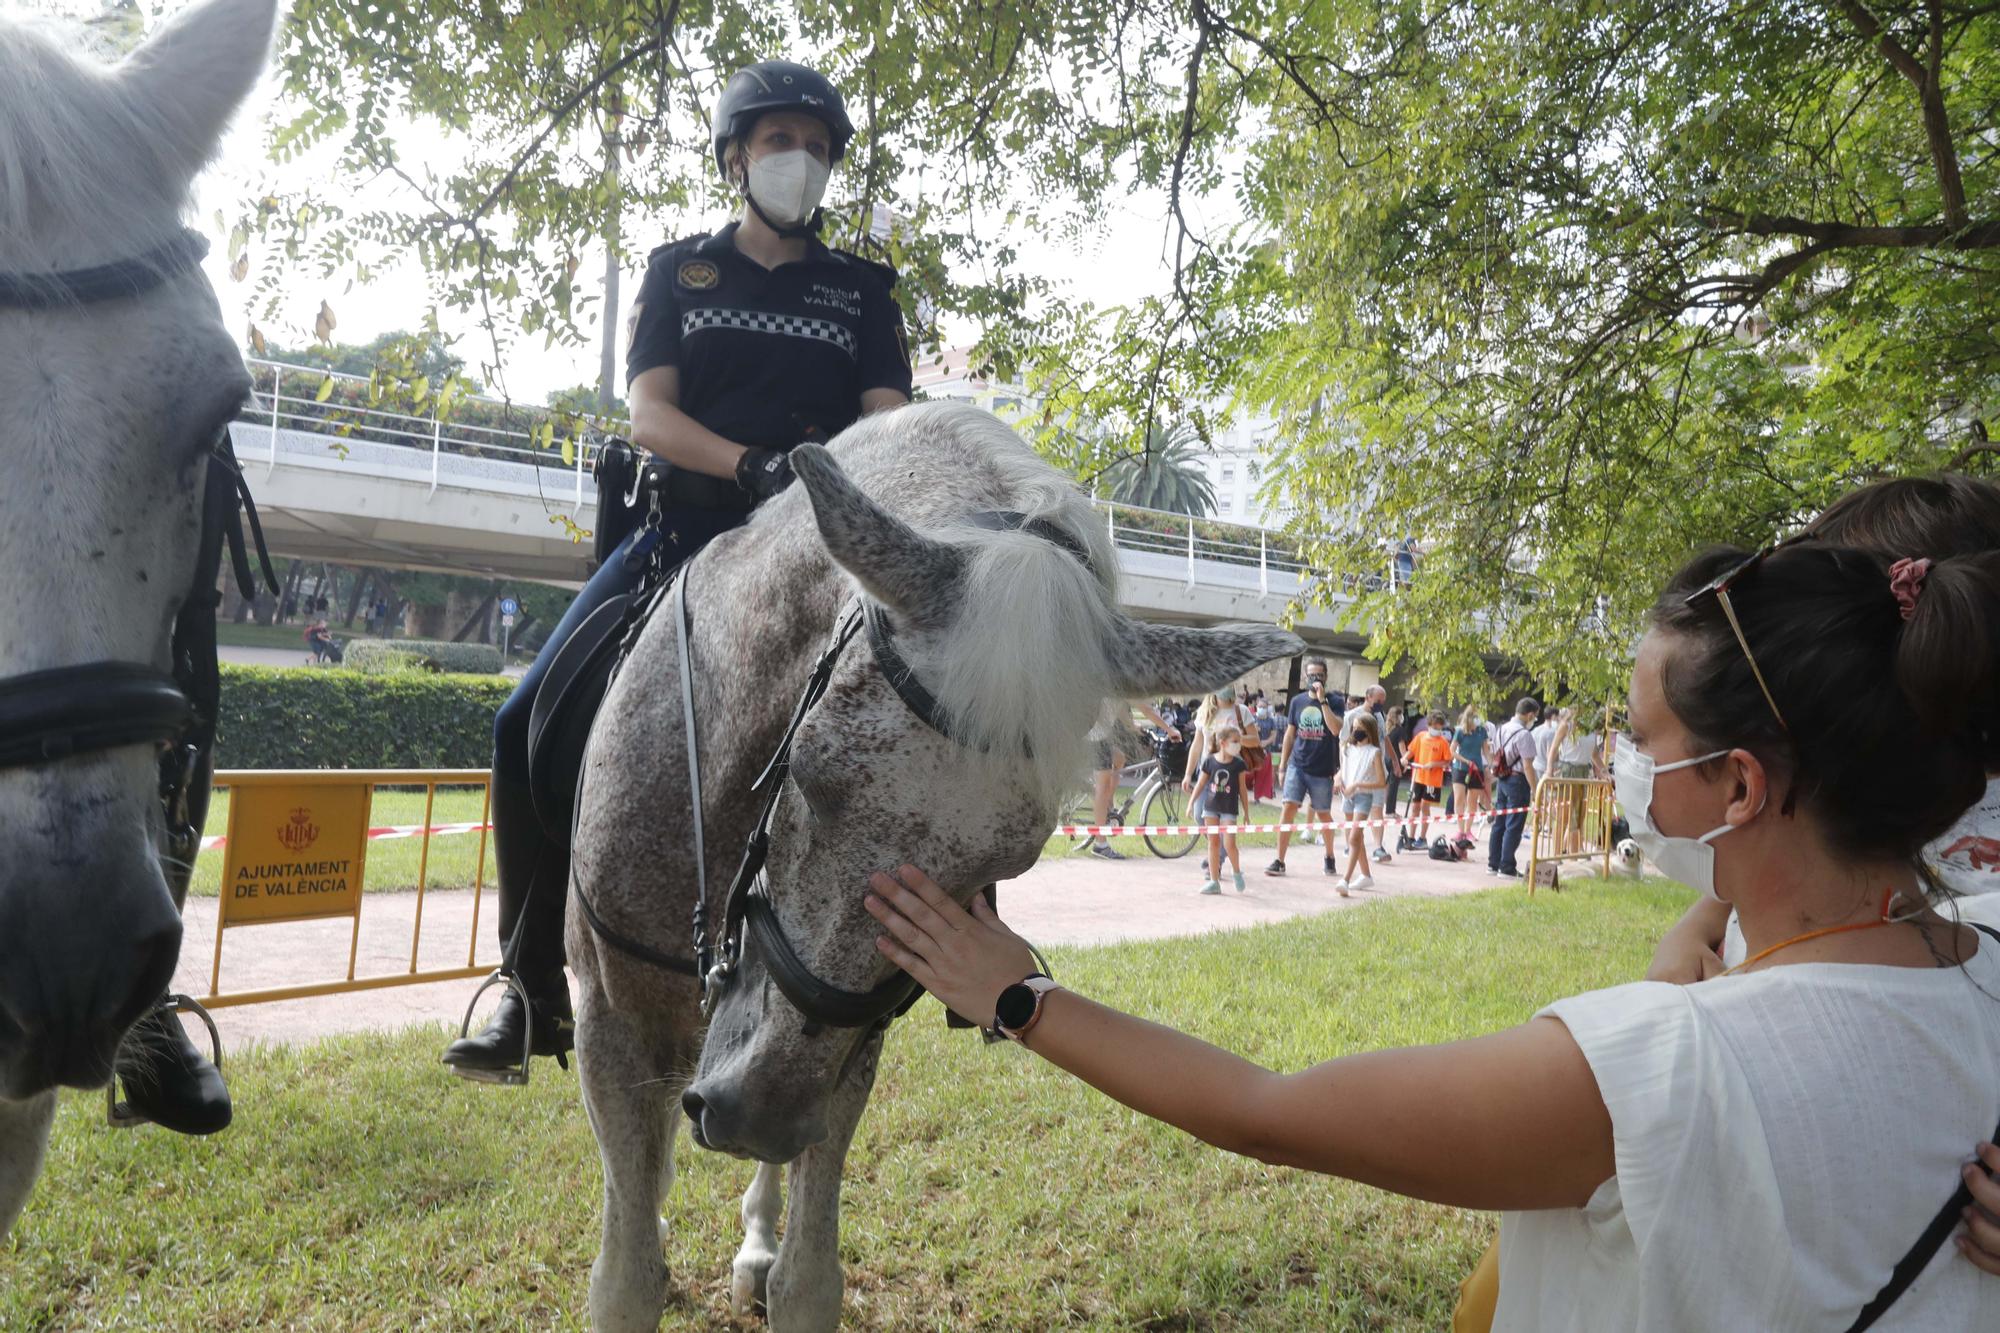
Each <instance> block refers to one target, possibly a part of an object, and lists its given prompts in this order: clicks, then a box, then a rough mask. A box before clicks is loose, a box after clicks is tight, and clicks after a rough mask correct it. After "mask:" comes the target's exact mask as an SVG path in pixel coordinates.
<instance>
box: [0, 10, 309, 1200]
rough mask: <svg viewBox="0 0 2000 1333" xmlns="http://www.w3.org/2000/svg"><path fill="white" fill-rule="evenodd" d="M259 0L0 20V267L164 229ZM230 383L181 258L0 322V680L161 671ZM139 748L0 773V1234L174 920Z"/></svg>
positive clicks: (93, 254)
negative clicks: (64, 26)
mask: <svg viewBox="0 0 2000 1333" xmlns="http://www.w3.org/2000/svg"><path fill="white" fill-rule="evenodd" d="M276 23H277V5H276V3H275V0H210V3H208V4H206V5H203V6H200V7H197V8H194V9H190V10H188V11H186V12H184V13H182V14H180V15H178V16H177V17H176V18H175V19H174V20H173V21H172V22H170V23H168V24H166V25H164V26H163V27H162V28H161V29H160V31H159V32H157V33H156V34H155V35H154V36H153V37H152V38H151V39H150V40H149V41H147V42H146V43H145V45H143V46H142V47H140V48H139V49H138V50H137V51H135V52H133V53H132V54H131V55H130V56H128V57H127V58H126V59H125V60H124V61H123V62H122V63H120V64H118V65H116V66H113V67H110V68H103V67H100V66H98V65H97V64H95V63H91V62H88V61H85V60H79V59H77V58H75V57H73V56H72V55H71V54H70V53H69V52H68V50H66V49H65V47H64V45H63V41H62V39H58V38H57V37H55V36H54V35H51V34H45V33H43V32H41V31H38V30H30V29H26V28H21V27H16V26H12V25H9V24H7V23H4V22H0V273H8V274H15V275H23V274H25V275H40V274H49V273H55V272H73V271H79V270H88V269H91V268H93V267H94V266H98V265H105V264H114V263H118V262H119V261H125V260H130V259H132V258H133V257H135V256H142V255H146V254H148V253H151V252H155V251H157V250H159V248H160V247H162V246H163V245H164V244H168V243H170V242H172V241H173V240H174V239H175V238H176V237H178V236H179V235H180V221H181V215H182V213H183V211H184V210H185V209H186V208H187V206H188V195H189V188H190V185H191V184H192V182H193V180H194V177H195V175H196V173H197V172H198V171H199V170H200V169H201V167H202V165H203V164H204V163H205V162H206V161H207V160H208V158H209V157H210V156H211V155H212V154H213V153H214V151H215V149H216V146H217V145H218V143H219V142H220V140H221V136H222V130H223V126H224V124H225V123H226V122H227V120H228V119H229V117H230V115H231V114H232V113H233V112H234V111H235V109H236V107H237V105H238V103H239V102H241V101H242V99H243V98H244V96H245V95H246V94H247V93H248V92H249V90H250V88H251V87H252V86H253V85H254V84H255V83H256V81H257V78H258V76H259V74H260V72H261V71H262V69H263V66H264V61H265V58H266V57H267V55H268V53H269V50H270V44H271V37H272V33H273V31H274V30H275V28H276ZM248 389H249V377H248V375H247V373H246V372H245V370H244V366H243V358H242V356H241V354H240V353H239V352H238V351H237V349H236V346H235V344H234V343H233V342H232V341H231V340H230V337H229V335H228V333H227V332H226V331H225V329H224V327H223V324H222V319H221V313H220V311H219V310H218V308H217V306H216V300H215V294H214V293H213V292H212V291H211V290H210V288H209V285H208V282H207V280H206V279H205V278H203V277H202V275H201V273H200V271H199V270H198V269H192V268H189V269H185V270H179V271H176V272H174V273H171V274H169V275H166V276H165V277H164V280H163V281H160V282H159V283H158V285H155V286H152V287H151V288H150V289H149V290H146V291H144V292H143V293H140V294H137V295H132V296H128V297H124V298H113V299H103V300H93V301H88V302H81V301H78V302H58V303H56V304H55V305H53V306H51V307H49V308H45V309H28V308H19V307H15V308H4V309H0V413H4V421H5V425H4V434H0V465H3V466H4V468H5V477H6V480H5V482H4V483H0V570H4V571H5V573H4V577H0V678H15V677H21V676H25V675H28V674H30V673H34V672H40V671H48V670H52V669H65V668H68V669H74V668H76V667H77V666H78V665H79V664H83V663H93V662H126V663H135V664H141V665H144V666H150V667H152V668H155V669H158V670H164V669H166V668H167V666H168V664H169V661H168V659H169V636H170V634H171V631H172V627H173V624H174V620H175V614H176V612H177V611H178V610H179V608H180V605H181V603H182V601H183V600H184V599H185V598H186V597H187V594H188V592H189V588H190V585H191V583H192V581H193V579H194V569H195V547H196V539H197V536H198V535H199V533H200V531H201V526H202V524H201V515H202V494H203V486H204V482H205V478H206V471H205V470H206V468H207V466H208V458H209V450H210V447H211V445H212V444H213V443H214V441H215V439H216V434H217V431H218V430H219V428H220V427H221V426H222V425H223V423H225V422H227V421H228V420H229V419H230V418H231V417H233V416H234V415H235V413H236V410H237V408H238V407H239V406H240V405H241V403H242V401H243V398H244V396H245V394H246V393H247V392H248ZM160 780H161V779H160V769H159V767H158V761H157V757H156V753H155V749H154V747H153V746H152V745H151V744H132V745H121V746H119V747H118V748H115V749H106V750H102V751H98V752H95V753H89V754H80V755H75V756H73V757H70V758H67V759H61V760H58V761H55V762H40V763H36V764H33V765H32V766H24V767H14V768H7V769H4V770H0V1233H4V1232H5V1230H6V1228H7V1227H8V1226H9V1225H10V1224H11V1223H12V1222H13V1220H14V1218H15V1217H16V1216H17V1215H18V1214H19V1212H20V1209H21V1206H22V1203H23V1202H24V1201H25V1199H26V1197H27V1194H28V1191H29V1189H30V1188H31V1187H32V1186H33V1184H34V1179H35V1176H36V1174H37V1172H38V1171H39V1169H40V1166H41V1157H42V1152H43V1149H44V1147H45V1145H46V1143H47V1138H48V1129H49V1122H50V1119H51V1118H52V1117H53V1115H54V1113H55V1092H54V1088H55V1087H56V1085H58V1084H68V1085H73V1086H79V1087H85V1086H95V1085H98V1084H102V1083H103V1082H104V1081H105V1080H106V1079H107V1078H109V1077H110V1075H111V1068H112V1057H113V1054H114V1052H115V1051H116V1048H117V1046H118V1042H119V1040H120V1038H121V1037H122V1035H123V1034H124V1031H125V1028H126V1027H127V1026H128V1025H129V1024H130V1023H131V1022H132V1020H133V1019H135V1018H137V1017H138V1016H139V1015H140V1013H141V1012H142V1011H143V1010H144V1009H146V1008H147V1007H149V1006H150V1004H151V1003H152V1002H153V1001H154V1000H157V999H158V998H159V996H160V994H161V993H162V992H163V991H164V990H165V988H166V983H167V980H168V978H169V977H170V976H171V975H172V973H173V968H174V962H175V959H176V957H177V956H178V954H179V951H180V936H181V924H180V916H179V913H178V911H177V905H176V903H175V901H174V898H173V895H172V894H171V893H170V891H169V888H168V884H167V881H166V878H165V876H164V874H163V872H162V868H161V865H160V862H159V859H158V858H159V855H160V853H159V851H158V848H159V847H160V845H161V843H160V840H161V835H162V832H163V812H162V808H161V802H160Z"/></svg>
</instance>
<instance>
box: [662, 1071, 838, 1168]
mask: <svg viewBox="0 0 2000 1333" xmlns="http://www.w3.org/2000/svg"><path fill="white" fill-rule="evenodd" d="M681 1110H682V1111H683V1112H684V1113H685V1114H686V1115H687V1118H688V1129H689V1131H690V1132H691V1133H692V1134H693V1135H694V1141H695V1144H696V1145H697V1146H698V1147H702V1148H706V1149H708V1150H709V1151H710V1152H719V1153H726V1154H728V1155H729V1156H731V1157H741V1158H744V1159H746V1160H755V1161H759V1162H789V1161H791V1160H792V1159H793V1158H795V1157H797V1156H798V1155H799V1154H800V1153H802V1152H804V1151H805V1150H806V1149H808V1148H810V1147H812V1146H813V1145H814V1144H816V1143H819V1142H821V1141H823V1140H824V1139H825V1138H826V1122H825V1121H824V1120H823V1119H819V1118H814V1119H812V1120H810V1121H807V1122H805V1123H802V1124H797V1125H772V1124H765V1123H760V1122H759V1121H760V1117H755V1116H746V1115H743V1114H741V1113H740V1111H738V1110H737V1109H736V1108H735V1107H734V1104H733V1102H731V1100H730V1099H729V1098H728V1096H727V1095H726V1094H723V1093H720V1092H716V1091H709V1092H703V1091H700V1090H698V1089H697V1088H696V1087H695V1086H694V1085H692V1084H690V1085H689V1086H688V1088H687V1090H686V1091H684V1092H682V1093H681Z"/></svg>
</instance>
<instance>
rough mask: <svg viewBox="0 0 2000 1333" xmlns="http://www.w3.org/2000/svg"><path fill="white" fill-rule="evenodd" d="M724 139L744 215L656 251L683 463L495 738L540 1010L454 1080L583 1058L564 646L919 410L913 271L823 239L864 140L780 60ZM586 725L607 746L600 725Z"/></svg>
mask: <svg viewBox="0 0 2000 1333" xmlns="http://www.w3.org/2000/svg"><path fill="white" fill-rule="evenodd" d="M714 130H715V161H716V165H717V167H719V168H720V169H721V171H722V174H723V176H724V178H725V179H726V180H728V181H729V183H730V184H731V185H732V186H733V187H734V188H735V189H736V191H737V192H738V194H739V195H740V196H741V198H742V207H741V209H740V211H739V215H738V217H737V219H736V220H735V221H734V222H731V223H730V224H729V225H728V226H726V227H724V228H723V229H722V230H721V231H719V232H717V233H715V234H714V235H712V236H711V235H698V236H692V237H689V238H688V239H686V240H682V241H676V242H674V243H673V244H671V245H664V246H661V247H660V248H659V249H657V250H655V251H653V253H652V258H651V261H650V264H649V266H648V268H647V271H646V279H645V283H644V285H643V286H642V287H641V288H640V290H639V299H638V301H637V302H636V303H635V304H634V306H633V310H632V316H631V322H630V324H629V325H628V328H629V331H630V345H629V347H628V349H627V352H626V368H625V376H626V383H627V386H628V389H627V392H628V397H629V401H630V404H631V411H632V441H633V443H634V444H636V445H638V446H640V447H641V448H642V449H644V450H645V451H647V452H648V453H650V454H651V455H655V456H657V458H658V459H659V460H664V462H663V463H662V462H655V463H652V464H651V465H650V466H651V469H652V472H653V476H652V477H651V478H650V479H649V480H650V482H651V483H652V484H654V486H655V487H656V489H655V491H654V492H653V494H651V495H650V496H649V497H648V504H649V505H650V504H651V503H653V502H654V501H657V503H658V506H659V510H658V513H657V514H652V513H649V514H648V515H647V516H646V517H645V520H644V521H643V522H642V523H640V524H639V525H638V526H636V527H635V528H634V529H633V531H632V532H631V534H630V535H629V536H627V537H625V538H624V539H623V540H622V541H621V542H619V543H618V545H617V546H616V547H615V548H613V549H610V550H609V551H608V552H607V551H605V550H604V547H603V546H602V545H600V552H601V553H603V556H604V558H603V559H602V563H601V564H600V566H599V568H598V570H597V572H596V574H595V575H593V576H592V578H591V580H590V582H589V583H588V584H586V585H585V587H584V589H583V591H582V592H581V593H579V594H578V595H577V598H576V601H575V602H574V603H573V604H572V605H571V607H570V609H569V611H568V613H567V614H565V615H564V616H563V618H562V621H561V622H560V623H559V624H558V625H557V626H556V629H555V631H554V632H553V633H552V634H551V635H550V636H549V640H548V643H547V644H546V645H544V646H543V648H542V651H541V654H540V655H539V656H538V657H537V658H536V661H535V665H534V666H533V667H532V668H530V669H529V671H528V673H527V675H526V676H524V677H523V678H522V680H521V683H520V686H519V687H518V688H517V689H516V690H515V691H514V694H513V696H512V697H511V698H510V699H509V700H508V701H507V703H506V704H505V705H504V706H503V707H502V708H501V709H500V712H499V715H498V716H497V717H496V719H495V722H494V755H493V826H494V827H493V844H494V854H495V860H496V864H497V866H498V873H499V878H500V923H499V924H500V937H501V939H502V941H503V942H505V943H506V944H507V945H508V952H509V960H508V964H507V966H508V967H509V969H510V970H511V972H512V975H513V977H514V979H515V981H516V982H517V984H518V985H519V986H520V987H521V988H522V989H524V990H525V991H526V993H527V996H528V1006H526V1007H524V1006H523V1004H522V1002H521V1000H520V998H519V996H518V995H517V994H516V993H515V991H514V990H513V989H511V988H510V989H509V990H508V991H506V992H505V993H504V994H503V996H502V998H501V1002H500V1007H499V1009H498V1010H497V1011H496V1012H495V1014H494V1016H493V1019H492V1021H491V1022H490V1023H489V1024H488V1025H487V1027H486V1029H485V1031H483V1032H481V1033H479V1034H478V1035H476V1036H471V1037H464V1038H461V1039H459V1040H458V1041H455V1042H453V1043H452V1044H451V1046H450V1048H449V1049H448V1050H446V1052H445V1055H444V1061H445V1063H446V1064H448V1065H452V1066H454V1067H455V1068H456V1069H457V1070H458V1071H459V1072H461V1073H465V1074H468V1075H469V1076H473V1077H477V1076H479V1075H481V1074H492V1073H497V1072H507V1071H516V1070H519V1069H520V1067H521V1064H520V1062H521V1052H522V1048H523V1040H524V1038H525V1037H528V1036H530V1035H532V1050H533V1053H534V1054H536V1055H555V1056H558V1057H560V1056H561V1055H562V1054H563V1053H564V1052H566V1051H567V1050H569V1048H570V1045H571V1036H570V1034H571V1028H572V1026H573V1025H572V1020H571V1011H570V1000H569V988H568V983H567V981H566V980H565V978H564V976H563V971H562V968H563V944H562V933H563V909H564V903H565V899H566V897H567V893H568V876H569V846H568V841H567V838H566V836H563V835H562V834H561V833H560V832H558V831H552V830H550V829H549V828H546V827H545V826H544V822H543V820H541V819H538V818H537V814H536V807H535V803H534V794H533V789H532V786H531V783H530V781H529V775H528V758H529V756H528V751H529V745H528V733H529V721H530V717H531V715H532V714H535V713H536V711H537V710H536V706H535V698H536V692H537V690H538V689H539V688H540V687H541V685H542V683H543V681H544V679H545V678H547V677H548V676H549V674H550V671H549V668H550V664H551V662H552V661H553V660H554V659H556V658H557V657H558V656H559V654H560V650H561V648H562V645H563V644H564V643H565V642H566V641H568V640H569V638H570V637H571V636H572V635H573V634H575V633H576V631H577V629H578V627H579V626H580V625H582V624H583V622H584V621H585V620H586V619H588V618H589V616H590V614H591V612H592V611H593V610H595V609H597V608H598V607H600V606H602V605H603V604H604V603H605V602H607V601H608V600H610V599H612V598H614V597H618V596H620V595H622V594H625V593H629V592H630V591H632V590H633V589H634V588H636V587H638V586H639V584H640V582H641V581H642V580H643V579H644V578H645V576H646V573H647V571H648V568H649V567H650V568H653V569H658V568H660V567H661V566H662V565H665V566H671V565H673V564H677V563H679V562H680V561H683V560H685V559H687V558H688V557H690V556H692V555H693V554H694V553H695V552H696V551H698V550H700V549H701V547H702V546H704V545H705V544H707V543H708V542H709V541H710V540H711V539H713V538H714V537H716V536H717V535H718V534H720V533H723V532H726V531H728V530H729V529H731V528H734V527H737V526H738V525H740V524H742V523H743V522H745V521H746V520H747V519H748V518H749V516H750V513H751V511H752V510H753V509H755V508H756V506H757V505H758V504H759V503H760V502H761V501H764V500H766V499H769V498H770V497H771V496H773V495H775V494H777V493H778V492H779V491H780V490H782V489H784V487H785V486H786V485H787V484H788V483H789V482H790V481H791V479H792V472H791V463H790V460H789V458H788V454H789V451H790V450H791V448H792V447H793V446H794V445H797V444H799V443H800V442H802V441H804V440H808V439H811V440H825V439H827V438H829V437H831V436H833V435H836V434H838V433H839V432H840V431H842V430H843V429H845V428H846V427H847V426H849V425H850V424H852V423H853V422H854V421H855V420H856V419H857V418H858V417H860V416H861V415H863V414H864V413H869V412H878V411H883V410H885V409H888V408H893V407H898V406H901V405H902V404H904V403H907V402H908V401H909V399H910V363H909V355H908V352H907V350H906V348H905V345H904V341H903V332H902V316H901V313H900V311H899V310H898V307H897V305H896V302H895V298H894V297H893V296H892V295H891V294H890V289H891V288H892V287H893V286H894V285H895V281H896V273H895V270H894V269H891V268H889V267H888V266H887V265H883V264H876V263H873V262H871V261H868V260H864V259H861V258H859V257H858V256H855V255H851V254H847V253H845V252H843V251H840V250H833V249H829V248H828V247H827V246H825V245H823V244H821V243H820V241H819V240H818V239H817V237H818V232H819V229H820V221H821V214H820V210H819V203H820V199H821V197H822V195H823V194H824V193H825V190H826V184H827V178H828V175H829V174H830V172H831V170H832V168H833V167H834V166H835V165H837V164H838V163H839V162H840V160H841V158H842V156H843V155H844V154H845V153H846V151H847V145H848V141H849V140H850V139H851V138H852V137H853V135H854V126H853V125H852V124H851V123H850V122H849V120H848V118H847V110H846V107H845V105H844V104H843V102H842V100H841V96H840V93H839V91H838V90H836V89H835V88H834V86H833V85H832V84H831V83H830V82H828V80H827V79H825V78H824V77H822V76H821V75H819V74H817V73H815V72H814V71H812V70H810V69H807V68H806V67H805V66H803V65H797V64H793V63H792V62H790V61H784V60H767V61H764V62H761V63H759V64H755V65H752V66H750V67H749V68H748V69H744V70H740V71H738V72H737V73H736V74H735V75H734V76H733V77H731V79H730V80H729V83H728V85H727V86H726V87H725V88H724V89H723V93H722V100H721V103H720V104H719V105H718V106H717V108H716V114H715V120H714ZM609 489H613V490H615V489H617V488H616V487H611V488H609ZM606 490H607V486H606V478H605V477H604V476H603V475H600V479H599V495H600V497H601V498H600V501H599V504H600V518H599V524H600V527H603V526H604V525H605V524H606V522H608V521H615V513H614V510H615V505H613V504H611V503H607V502H606V500H605V499H603V498H602V497H603V496H604V495H605V492H606ZM593 706H594V704H593ZM566 725H569V726H582V727H586V728H587V726H588V716H585V717H584V718H583V719H582V720H581V721H580V722H579V721H577V720H574V719H571V720H570V721H569V722H568V723H567V724H566ZM530 1009H531V1010H532V1012H529V1010H530ZM510 1081H511V1080H510Z"/></svg>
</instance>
